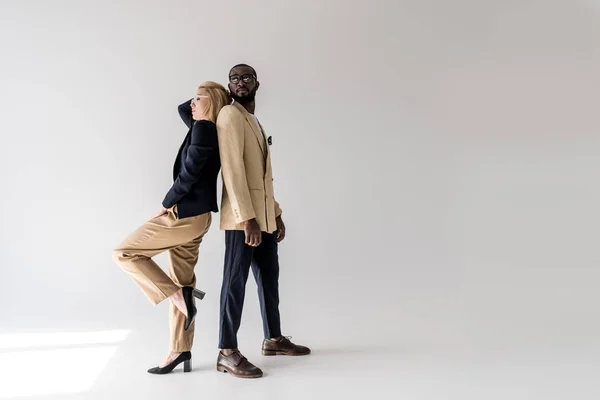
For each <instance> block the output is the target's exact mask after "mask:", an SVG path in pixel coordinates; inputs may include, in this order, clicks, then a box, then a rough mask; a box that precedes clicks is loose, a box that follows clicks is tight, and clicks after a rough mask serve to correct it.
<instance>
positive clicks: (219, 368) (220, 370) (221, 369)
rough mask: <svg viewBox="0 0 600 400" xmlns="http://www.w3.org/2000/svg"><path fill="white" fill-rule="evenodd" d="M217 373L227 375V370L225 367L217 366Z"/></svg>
mask: <svg viewBox="0 0 600 400" xmlns="http://www.w3.org/2000/svg"><path fill="white" fill-rule="evenodd" d="M217 371H219V372H224V373H227V370H226V369H225V367H223V366H221V365H217Z"/></svg>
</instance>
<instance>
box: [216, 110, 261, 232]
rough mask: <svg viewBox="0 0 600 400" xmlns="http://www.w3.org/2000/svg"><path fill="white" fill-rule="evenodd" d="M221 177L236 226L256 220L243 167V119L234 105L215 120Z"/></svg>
mask: <svg viewBox="0 0 600 400" xmlns="http://www.w3.org/2000/svg"><path fill="white" fill-rule="evenodd" d="M217 135H218V138H219V152H220V155H221V175H222V176H223V185H224V186H225V189H226V190H227V195H228V196H229V199H230V202H231V207H232V209H233V210H232V211H233V215H234V217H235V222H236V223H238V224H239V223H242V222H244V221H248V220H250V219H252V218H256V213H255V212H254V207H253V206H252V198H251V197H250V189H249V188H248V180H247V179H246V167H245V165H244V118H243V116H242V114H241V113H240V112H239V111H238V110H236V109H235V107H233V106H226V107H223V109H221V112H220V113H219V117H218V118H217Z"/></svg>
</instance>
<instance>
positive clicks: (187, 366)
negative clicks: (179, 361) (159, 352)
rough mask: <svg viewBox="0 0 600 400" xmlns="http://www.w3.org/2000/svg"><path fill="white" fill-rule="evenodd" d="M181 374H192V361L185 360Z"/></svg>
mask: <svg viewBox="0 0 600 400" xmlns="http://www.w3.org/2000/svg"><path fill="white" fill-rule="evenodd" d="M183 372H192V360H185V361H184V362H183Z"/></svg>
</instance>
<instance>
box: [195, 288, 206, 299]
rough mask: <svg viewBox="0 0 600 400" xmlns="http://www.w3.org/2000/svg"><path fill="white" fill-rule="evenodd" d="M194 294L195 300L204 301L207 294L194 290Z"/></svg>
mask: <svg viewBox="0 0 600 400" xmlns="http://www.w3.org/2000/svg"><path fill="white" fill-rule="evenodd" d="M192 294H193V295H194V297H195V298H197V299H200V300H202V299H203V298H204V296H206V293H204V292H203V291H202V290H198V289H194V290H193V291H192Z"/></svg>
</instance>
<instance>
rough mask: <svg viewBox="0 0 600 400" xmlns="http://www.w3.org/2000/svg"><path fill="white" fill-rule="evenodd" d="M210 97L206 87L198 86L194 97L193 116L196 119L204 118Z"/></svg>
mask: <svg viewBox="0 0 600 400" xmlns="http://www.w3.org/2000/svg"><path fill="white" fill-rule="evenodd" d="M209 102H210V98H209V97H208V95H207V93H206V90H205V89H204V88H198V89H197V90H196V95H195V96H194V98H193V99H192V117H193V118H194V120H195V121H199V120H201V119H204V117H205V111H206V109H207V108H208V104H209Z"/></svg>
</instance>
